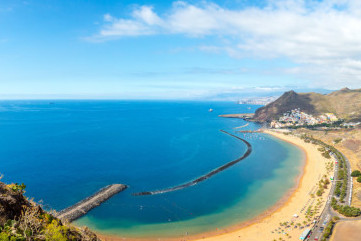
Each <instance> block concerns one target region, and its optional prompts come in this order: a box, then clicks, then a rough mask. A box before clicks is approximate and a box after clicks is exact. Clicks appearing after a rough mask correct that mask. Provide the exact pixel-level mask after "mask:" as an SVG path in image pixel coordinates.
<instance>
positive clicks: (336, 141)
mask: <svg viewBox="0 0 361 241" xmlns="http://www.w3.org/2000/svg"><path fill="white" fill-rule="evenodd" d="M341 141H342V138H336V139H335V140H333V143H335V144H338V143H340V142H341Z"/></svg>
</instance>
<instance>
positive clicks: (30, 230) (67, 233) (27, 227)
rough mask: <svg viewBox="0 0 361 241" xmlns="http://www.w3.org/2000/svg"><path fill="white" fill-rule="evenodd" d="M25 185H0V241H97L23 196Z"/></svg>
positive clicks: (88, 232) (93, 236) (85, 230)
mask: <svg viewBox="0 0 361 241" xmlns="http://www.w3.org/2000/svg"><path fill="white" fill-rule="evenodd" d="M24 192H25V185H24V184H17V183H15V184H10V185H5V184H4V183H2V182H0V193H1V195H0V205H1V209H0V211H1V212H0V241H32V240H34V241H67V240H74V241H83V240H84V241H85V240H87V241H98V240H99V239H98V238H97V237H96V235H95V234H94V233H92V232H90V231H89V230H88V229H86V228H85V229H80V228H75V227H74V226H72V225H70V224H64V223H62V221H60V220H59V219H57V218H56V217H54V216H53V215H52V214H51V213H48V212H46V211H44V210H43V209H42V208H41V207H40V206H39V205H38V204H36V203H35V202H33V201H31V200H28V199H26V198H25V197H24V195H23V193H24Z"/></svg>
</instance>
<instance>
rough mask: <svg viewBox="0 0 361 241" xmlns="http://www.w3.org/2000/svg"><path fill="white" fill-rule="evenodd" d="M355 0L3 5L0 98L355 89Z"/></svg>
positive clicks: (229, 95)
mask: <svg viewBox="0 0 361 241" xmlns="http://www.w3.org/2000/svg"><path fill="white" fill-rule="evenodd" d="M360 25H361V3H360V2H359V1H356V0H344V1H333V0H323V1H322V0H321V1H316V0H307V1H299V0H280V1H273V0H260V1H250V0H234V1H228V0H227V1H220V0H214V1H201V2H199V1H194V0H190V1H161V0H141V1H132V0H126V1H121V2H119V1H115V0H111V1H107V2H106V3H105V2H104V1H99V0H98V1H92V2H88V1H76V2H68V1H66V2H64V1H60V0H52V1H50V0H48V1H41V2H39V1H34V0H28V1H20V0H14V1H9V0H5V1H3V2H2V3H1V4H0V29H1V31H0V56H1V57H0V73H1V74H0V87H1V88H0V99H134V100H141V99H143V100H169V99H176V100H177V99H184V100H234V99H237V98H242V97H250V96H254V97H256V96H271V95H279V94H281V93H282V92H284V91H288V90H291V89H293V90H295V91H298V92H306V91H318V92H322V93H324V92H328V91H331V90H336V89H340V88H343V87H346V86H347V87H349V88H353V89H355V88H360V87H361V86H360V82H361V79H360V78H361V77H360V76H361V59H360V57H359V56H361V55H360V54H361V48H360V45H359V43H360V41H361V34H359V26H360Z"/></svg>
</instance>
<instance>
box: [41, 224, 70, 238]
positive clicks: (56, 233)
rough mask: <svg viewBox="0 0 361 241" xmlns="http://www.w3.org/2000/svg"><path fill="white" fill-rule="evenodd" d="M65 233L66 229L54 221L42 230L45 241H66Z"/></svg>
mask: <svg viewBox="0 0 361 241" xmlns="http://www.w3.org/2000/svg"><path fill="white" fill-rule="evenodd" d="M67 232H68V229H67V228H66V227H65V226H60V225H59V223H58V222H57V221H56V220H53V221H52V222H51V224H49V225H48V226H46V228H45V230H44V234H45V239H46V240H57V241H67V240H68V239H67V237H66V234H67Z"/></svg>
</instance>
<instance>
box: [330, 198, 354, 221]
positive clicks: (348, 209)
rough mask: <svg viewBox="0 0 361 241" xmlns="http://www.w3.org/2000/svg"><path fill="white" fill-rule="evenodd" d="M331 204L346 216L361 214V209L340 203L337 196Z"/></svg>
mask: <svg viewBox="0 0 361 241" xmlns="http://www.w3.org/2000/svg"><path fill="white" fill-rule="evenodd" d="M331 206H332V208H333V209H334V210H336V211H337V212H339V213H340V214H342V215H344V216H346V217H358V216H360V215H361V210H360V209H359V208H355V207H351V206H347V205H338V204H337V200H336V198H334V197H333V198H332V200H331Z"/></svg>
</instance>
